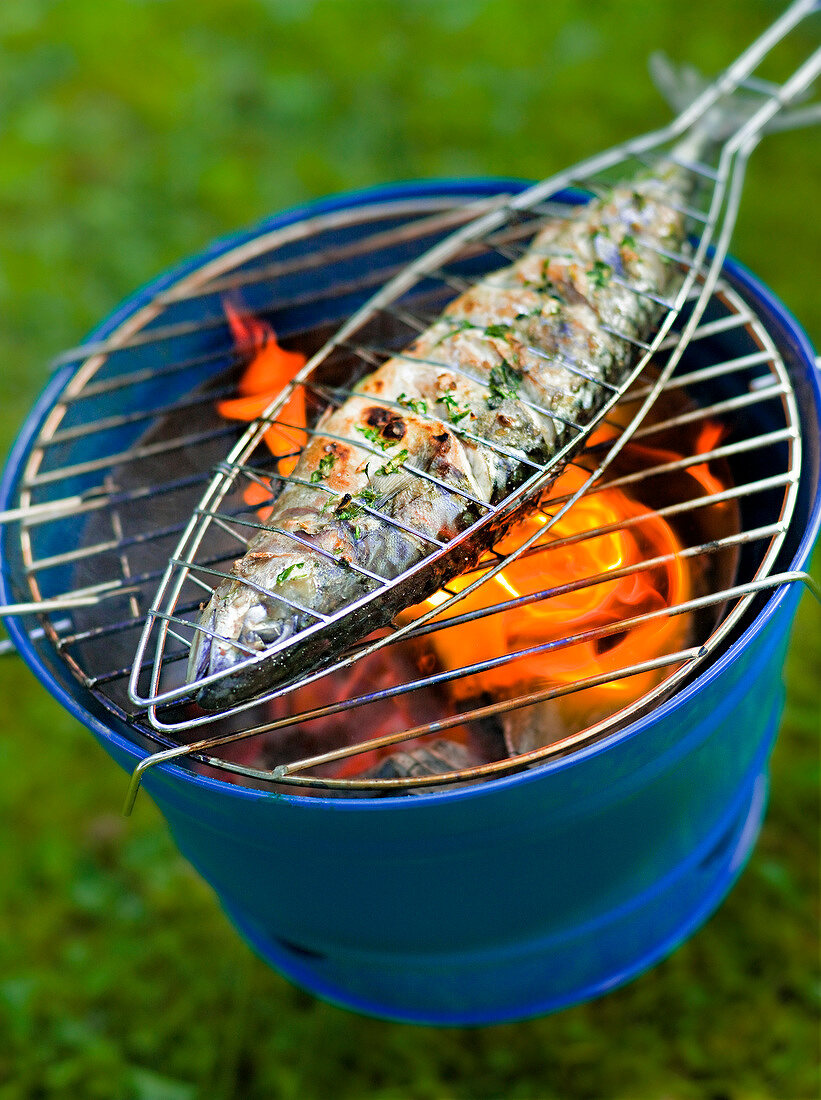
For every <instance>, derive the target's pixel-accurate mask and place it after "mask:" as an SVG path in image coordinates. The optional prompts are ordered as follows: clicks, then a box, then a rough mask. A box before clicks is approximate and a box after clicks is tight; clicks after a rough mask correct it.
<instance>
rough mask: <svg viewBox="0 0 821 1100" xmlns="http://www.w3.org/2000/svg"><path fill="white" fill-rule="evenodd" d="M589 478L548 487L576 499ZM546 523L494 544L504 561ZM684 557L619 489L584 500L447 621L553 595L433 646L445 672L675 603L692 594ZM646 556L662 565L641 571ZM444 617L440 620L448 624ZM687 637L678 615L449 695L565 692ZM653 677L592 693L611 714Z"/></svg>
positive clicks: (534, 659)
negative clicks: (608, 703) (577, 583)
mask: <svg viewBox="0 0 821 1100" xmlns="http://www.w3.org/2000/svg"><path fill="white" fill-rule="evenodd" d="M586 477H587V474H586V472H585V471H583V470H580V469H578V468H577V467H574V466H570V467H568V468H567V470H566V471H565V472H564V473H563V474H562V476H561V478H559V479H558V480H557V482H556V484H555V486H554V492H555V494H556V495H563V494H571V493H574V492H575V491H576V490H577V489H578V488H580V487H581V485H582V484H583V483H584V481H585V480H586ZM547 522H548V521H547V518H546V517H545V516H544V515H541V514H535V515H532V516H529V517H528V518H526V519H525V520H523V521H521V522H520V523H519V524H517V525H516V527H515V529H514V530H513V531H512V532H511V533H510V534H509V535H508V536H507V538H505V539H504V540H503V541H502V542H501V543H499V544H498V546H497V550H498V551H499V553H501V554H507V553H510V552H511V551H512V550H514V549H515V548H516V547H517V546H519V545H521V543H522V542H523V541H524V540H525V538H529V537H530V536H531V535H533V534H535V533H536V531H537V530H538V529H539V527H544V526H546V525H547ZM625 523H626V524H627V525H626V526H625ZM616 525H618V529H616V530H610V531H608V530H605V531H603V532H602V533H601V534H599V535H595V536H592V537H587V532H588V531H594V530H599V529H600V528H608V527H610V526H616ZM680 549H681V547H680V545H679V543H678V540H677V539H676V537H675V534H674V533H673V531H672V529H671V527H670V526H669V524H667V523H665V522H664V520H663V519H660V518H659V517H658V516H656V515H654V514H653V513H652V512H651V511H650V510H649V509H647V508H645V507H644V506H643V505H642V504H640V503H638V502H637V501H635V500H632V499H631V498H630V497H628V496H627V495H626V494H625V493H623V492H621V491H619V490H618V489H606V490H602V491H600V492H596V493H588V494H586V495H584V496H582V497H581V498H580V499H579V500H578V501H576V503H575V504H574V505H573V506H572V507H571V508H570V509H569V510H568V511H567V512H566V513H565V514H564V516H562V517H561V519H559V520H558V521H557V522H556V523H554V524H553V526H552V527H551V528H550V530H549V532H547V533H546V535H545V537H544V538H543V539H539V540H538V541H537V542H536V543H535V547H534V550H531V551H530V552H529V553H528V554H526V555H523V556H522V557H521V558H519V559H517V560H516V561H514V562H512V563H511V564H510V565H508V566H507V567H506V568H505V569H504V570H502V572H501V573H498V574H497V575H496V576H495V577H493V578H492V579H491V580H489V581H488V582H487V583H486V584H484V585H482V586H480V587H479V588H477V589H476V591H475V592H472V593H470V594H469V595H468V596H466V597H464V598H463V599H462V600H460V601H459V602H458V603H457V604H455V605H454V607H453V608H452V609H451V610H449V612H448V616H454V615H461V614H463V613H465V612H470V611H475V610H479V609H483V608H488V607H491V606H493V605H495V604H497V603H499V602H501V601H509V600H516V599H519V598H520V597H526V596H530V595H534V594H536V593H540V592H550V593H551V594H550V595H549V596H546V597H545V598H541V599H538V600H536V601H535V602H533V603H530V604H527V603H526V604H524V605H520V606H518V607H514V608H511V609H510V610H507V611H503V612H500V613H497V614H495V615H490V616H487V617H485V618H483V619H482V620H481V623H480V624H476V623H465V624H463V625H457V626H454V627H450V628H448V629H444V630H440V631H437V632H436V633H434V634H433V635H432V636H431V641H432V644H433V645H434V647H435V649H436V653H437V655H438V657H439V660H440V661H441V662H442V664H444V665H445V667H446V668H449V669H457V668H461V667H464V666H466V665H469V664H472V663H473V662H475V661H480V660H487V659H488V658H491V657H499V656H502V655H504V654H508V653H513V652H515V651H517V650H522V649H528V648H530V647H533V646H540V645H543V644H544V643H546V642H551V641H558V640H559V639H562V638H565V637H567V636H569V635H572V634H578V633H583V632H585V631H591V630H594V629H596V628H599V627H607V626H609V625H612V624H617V623H619V622H621V621H622V620H624V619H626V618H628V617H633V616H638V615H642V614H645V613H646V612H651V611H657V610H660V609H661V608H663V607H666V606H669V605H670V604H674V603H679V602H681V601H683V600H686V599H687V597H688V594H689V574H688V570H687V569H686V568H685V565H684V563H683V562H682V560H681V558H680V557H679V556H678V554H679V552H680ZM651 558H666V559H667V560H665V561H663V562H660V563H658V564H657V565H655V566H653V567H651V568H639V567H641V566H642V563H644V562H645V561H647V560H649V559H651ZM621 570H625V571H626V572H625V575H623V576H621V575H619V576H616V577H614V578H611V577H610V576H609V575H610V574H612V573H616V572H618V571H621ZM476 576H477V574H476V573H473V574H467V575H463V576H461V577H459V578H457V580H456V581H455V582H452V584H451V585H450V586H449V587H450V588H451V589H454V590H456V591H462V590H464V589H465V588H466V587H467V586H468V584H470V583H471V582H472V581H474V580H475V579H476ZM600 576H601V579H600V580H595V582H594V583H592V584H589V585H585V586H583V587H578V588H573V587H572V581H573V579H574V578H579V577H589V578H598V577H600ZM445 598H446V595H445V594H444V593H441V592H438V593H435V594H434V595H433V596H432V597H431V598H430V599H429V600H428V601H426V605H425V604H423V605H421V606H419V607H417V608H415V609H413V610H412V611H411V612H410V614H411V615H413V614H419V613H421V611H422V610H426V611H427V610H429V609H430V607H431V606H433V607H435V606H436V605H437V604H439V603H442V602H444V599H445ZM448 616H446V617H444V618H443V620H442V621H443V622H446V621H447V617H448ZM684 634H685V629H684V628H683V624H682V623H681V621H680V619H679V618H678V617H677V616H672V617H663V618H659V619H654V620H650V621H649V622H646V623H642V624H639V625H637V626H635V627H633V628H632V629H630V630H628V631H619V632H616V633H614V634H609V635H604V636H603V637H596V638H591V639H588V640H585V641H581V642H578V643H576V644H574V645H572V646H566V647H563V648H560V649H556V650H552V651H549V652H547V653H539V654H535V655H532V656H528V657H524V658H521V659H519V660H515V661H513V662H511V663H505V664H502V665H500V666H499V667H497V668H495V669H489V670H487V671H484V672H482V673H479V674H476V675H474V676H470V677H465V678H462V679H459V680H456V681H455V682H454V685H453V689H452V690H453V693H454V695H455V696H456V697H457V698H462V699H464V698H469V697H471V696H474V697H475V696H476V695H477V694H479V693H480V692H483V691H485V692H488V693H490V694H491V695H494V696H497V697H503V698H504V697H510V696H512V695H518V694H522V693H523V692H530V691H535V690H538V689H539V688H542V687H546V686H553V685H559V684H569V683H572V682H575V681H578V680H581V679H585V678H587V677H593V676H597V675H600V674H602V673H612V672H614V671H616V670H617V669H619V668H622V667H624V666H625V665H629V664H632V663H635V662H638V661H642V660H647V659H649V658H651V657H653V656H656V655H658V654H660V653H662V652H665V651H666V650H668V649H672V648H677V647H678V646H679V645H680V644H681V642H682V640H683V636H684ZM655 676H656V673H654V672H650V673H644V674H641V675H640V676H634V677H631V678H630V682H628V681H624V680H615V681H611V682H609V683H607V684H605V685H603V686H601V687H599V688H598V689H596V690H597V691H598V692H600V693H603V694H604V695H605V696H607V697H611V698H612V700H613V704H614V705H613V707H612V709H613V710H616V709H619V706H620V705H624V703H621V702H620V700H621V699H622V698H623V699H624V702H627V701H629V699H631V698H634V697H637V696H638V695H641V694H643V693H644V692H645V691H647V690H649V689H650V687H651V686H653V682H654V677H655Z"/></svg>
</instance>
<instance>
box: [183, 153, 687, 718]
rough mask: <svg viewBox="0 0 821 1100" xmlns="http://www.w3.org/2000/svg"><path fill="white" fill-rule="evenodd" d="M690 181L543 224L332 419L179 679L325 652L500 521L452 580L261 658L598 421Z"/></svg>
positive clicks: (310, 659)
mask: <svg viewBox="0 0 821 1100" xmlns="http://www.w3.org/2000/svg"><path fill="white" fill-rule="evenodd" d="M689 188H690V183H689V180H688V179H687V177H686V175H685V174H684V173H683V172H681V171H677V170H672V169H671V170H670V171H669V172H668V173H666V174H665V175H663V176H657V177H648V178H645V179H642V180H639V181H637V182H635V183H634V184H632V185H630V186H626V187H617V188H615V189H614V190H613V192H612V193H611V195H610V196H609V197H608V198H606V199H594V200H591V201H590V203H588V204H587V205H585V206H583V207H580V210H579V213H578V214H577V215H576V216H574V217H571V218H567V219H564V220H556V221H553V222H550V223H548V225H547V226H546V227H545V228H544V229H542V230H541V231H540V232H539V233H538V234H537V236H536V237H535V239H534V240H533V242H532V243H531V245H530V247H529V248H528V249H527V251H526V252H524V254H523V255H522V257H521V258H520V259H518V260H517V261H516V262H515V263H513V264H512V265H509V266H508V267H505V268H503V269H501V270H499V271H496V272H494V273H492V274H490V275H488V276H487V277H485V278H484V279H482V280H481V281H480V282H479V283H478V284H477V285H476V286H474V287H473V288H471V289H470V290H468V291H466V292H465V293H463V294H462V295H460V296H459V297H457V298H456V299H455V300H454V301H453V302H452V303H451V304H450V305H449V306H448V307H447V308H446V310H445V312H444V313H443V314H442V316H441V317H440V318H439V320H438V321H436V322H435V323H434V324H433V325H432V326H431V327H430V328H429V329H427V330H425V331H424V332H423V333H422V334H420V336H419V337H418V338H417V339H416V340H415V341H414V342H413V343H412V344H411V345H410V346H409V347H408V348H406V349H405V350H404V351H402V352H401V353H398V354H396V355H394V357H393V358H391V359H389V360H388V361H387V362H385V363H384V364H383V365H382V366H381V367H380V368H379V369H378V370H376V371H374V372H373V373H372V374H370V375H368V376H367V377H366V378H364V379H362V381H361V382H360V383H359V384H358V385H357V387H356V389H355V392H354V394H353V395H352V396H351V397H350V398H349V399H348V400H347V401H345V403H344V404H343V405H341V406H340V407H339V408H338V409H336V410H335V411H333V412H331V413H330V414H326V416H325V417H324V418H323V420H321V421H320V423H319V424H318V425H317V432H318V433H319V434H317V435H315V436H314V438H313V439H312V440H311V442H310V443H309V444H308V446H307V447H306V448H305V450H304V451H303V454H302V455H301V457H300V460H299V463H298V465H297V468H296V470H295V471H294V478H295V479H296V480H295V481H290V482H288V483H286V484H285V485H284V487H283V489H282V491H281V493H280V495H279V496H278V498H277V499H276V501H275V503H274V506H273V510H272V513H271V515H270V518H269V520H268V521H267V523H268V528H267V529H265V530H262V531H260V533H259V534H258V535H257V536H256V537H255V538H254V539H253V540H252V541H251V543H250V545H249V548H248V551H247V553H246V554H245V556H244V557H243V558H241V559H239V560H238V561H237V562H235V563H234V565H233V567H232V572H233V574H234V577H232V579H230V580H225V581H223V582H222V583H221V584H220V585H219V586H218V587H217V588H216V589H215V590H214V593H213V595H212V597H211V598H210V600H209V602H208V604H207V605H206V606H205V608H204V609H203V611H202V612H201V615H200V618H199V622H198V625H199V626H201V627H202V628H203V629H201V630H197V632H196V634H195V638H194V641H193V643H192V646H191V653H190V659H189V666H188V680H189V682H191V683H192V684H196V683H197V681H199V680H201V679H202V678H204V677H206V676H211V675H214V674H222V675H220V678H219V679H217V680H215V681H214V682H213V683H212V684H206V685H204V686H202V687H201V688H200V690H199V692H198V693H197V696H196V698H197V702H198V703H199V705H200V706H201V707H202V708H203V709H205V710H208V711H215V710H220V709H224V708H226V707H228V706H233V705H235V704H237V703H239V702H242V701H244V700H246V699H250V698H252V697H253V696H255V695H257V694H259V693H260V692H262V691H264V690H266V689H267V690H270V689H271V688H273V687H275V686H277V685H278V684H280V683H283V682H285V681H287V680H288V679H291V678H293V677H295V676H297V675H300V674H303V673H304V672H305V671H307V670H309V669H311V668H313V667H317V666H319V665H321V664H323V663H328V662H329V661H330V660H333V659H334V658H335V657H336V656H339V654H340V652H341V650H342V649H344V647H345V646H346V645H348V644H350V643H351V642H353V641H355V640H357V639H358V638H360V637H362V636H363V635H364V634H367V633H368V632H369V631H371V630H373V629H376V628H377V627H380V626H384V625H386V624H387V623H389V622H390V621H391V619H392V618H393V617H394V615H396V614H397V613H398V611H400V610H401V609H402V608H403V607H405V606H408V605H410V604H412V603H416V602H419V601H421V600H423V599H425V598H426V597H427V596H429V595H431V594H432V593H433V592H434V591H436V589H437V588H439V587H440V586H441V584H442V583H444V582H445V581H446V580H448V579H450V577H453V576H455V575H456V574H457V573H458V572H460V571H461V570H462V569H464V568H467V567H468V566H470V565H471V564H473V563H474V562H475V561H476V560H477V559H478V557H479V556H480V555H481V553H482V552H483V551H484V550H485V549H488V548H489V546H490V545H491V544H492V541H494V540H495V538H497V537H498V536H499V534H500V533H501V532H500V530H499V529H498V528H497V529H496V530H495V531H493V530H491V528H490V527H489V525H483V526H482V527H480V528H479V530H480V532H482V534H481V535H480V536H479V537H478V538H476V539H475V540H473V541H472V543H471V546H470V547H465V548H464V549H463V550H462V551H461V555H460V559H459V560H458V561H454V562H453V563H451V571H450V573H449V575H442V574H441V572H440V571H435V570H425V571H423V573H422V574H420V575H419V576H422V577H423V579H421V580H419V579H417V581H416V582H415V584H414V586H413V587H412V588H410V589H409V588H408V587H407V586H403V585H402V584H401V583H400V584H398V585H394V586H389V587H388V588H387V589H386V590H385V593H384V594H383V597H382V598H380V599H378V600H371V601H370V602H369V603H368V604H367V605H366V609H365V610H362V611H352V612H351V613H349V614H346V615H345V616H343V617H341V618H339V619H338V620H336V621H335V622H334V624H333V628H332V629H330V630H328V631H318V632H316V633H315V635H313V636H312V638H311V640H310V641H308V642H306V644H302V643H301V642H300V643H299V644H294V645H288V646H284V647H283V648H281V649H280V648H276V649H275V651H274V652H273V653H271V654H267V653H266V650H268V649H269V648H270V647H272V646H277V647H279V646H280V645H281V644H282V643H283V642H286V641H287V640H288V639H290V638H294V637H295V636H296V635H297V634H299V633H300V632H301V631H303V630H305V629H306V628H307V627H309V626H312V625H313V624H315V623H317V622H321V621H322V619H323V617H325V616H329V615H332V614H333V613H334V612H336V611H338V610H340V609H341V608H344V607H346V606H348V605H350V604H351V603H354V602H355V601H357V600H359V599H360V598H361V597H363V596H366V595H368V594H369V593H372V592H373V591H374V590H375V589H376V588H378V587H380V586H381V585H382V582H383V581H391V580H394V579H395V578H397V577H399V576H400V575H401V574H402V573H403V572H404V571H405V570H407V569H408V568H410V567H411V566H413V565H415V564H417V563H418V562H420V561H421V560H422V559H423V558H424V557H425V556H426V555H427V554H428V553H429V552H430V551H431V550H433V549H436V548H438V547H440V546H442V545H443V544H447V543H448V542H450V541H451V540H452V539H454V538H455V537H456V536H457V535H458V534H460V533H462V532H463V531H465V530H466V529H467V528H468V527H469V526H470V525H471V524H472V523H473V522H474V521H475V520H476V519H477V518H478V517H479V516H480V515H481V514H482V513H483V505H484V504H488V505H494V504H496V503H498V502H499V501H501V500H503V499H504V498H505V497H506V496H507V495H508V494H509V493H510V492H512V491H513V490H514V489H515V488H516V487H517V486H518V485H519V484H521V483H522V482H523V481H524V480H525V479H526V478H527V476H529V474H530V473H531V472H532V471H533V469H534V464H544V463H546V462H547V461H549V460H550V458H551V457H552V456H554V455H555V454H556V453H557V452H558V451H559V450H560V449H561V448H562V447H563V446H564V444H565V443H567V442H568V441H569V440H571V439H572V438H573V435H574V432H575V433H576V434H577V433H578V428H577V427H574V426H578V425H584V424H585V423H586V422H587V421H589V420H590V419H591V418H592V416H593V415H594V414H595V412H596V411H597V410H598V408H600V407H601V405H602V404H603V403H604V401H605V399H606V397H607V396H608V391H607V388H606V386H607V385H614V384H618V382H619V381H620V380H621V379H622V378H623V377H624V376H625V375H626V373H627V371H628V370H629V369H630V367H631V366H632V365H633V364H634V363H635V362H636V360H637V358H638V354H639V353H640V348H641V342H642V341H644V340H646V338H647V337H648V336H650V335H651V334H652V333H653V331H654V329H655V328H657V326H658V324H659V322H660V319H661V317H662V316H663V314H664V312H665V308H666V307H665V305H664V299H665V298H666V297H668V296H670V295H671V294H672V293H673V292H674V290H675V289H676V287H677V285H678V282H679V280H680V277H681V276H680V273H679V271H678V268H677V266H676V265H675V264H673V263H671V262H670V261H669V259H668V258H667V256H666V253H668V252H672V253H676V252H680V251H681V249H682V247H683V246H684V242H685V227H684V219H683V216H682V214H681V213H680V212H679V210H678V207H679V206H680V200H681V199H682V197H685V196H686V194H687V192H688V190H689ZM322 433H327V434H322ZM558 472H559V471H558V469H557V470H556V473H557V474H558ZM511 518H512V517H511ZM254 654H259V655H260V656H259V659H258V660H256V661H254V662H252V663H251V664H247V663H246V665H245V667H244V668H242V667H240V668H238V669H236V670H235V671H232V670H233V669H234V667H235V666H236V665H238V664H240V663H241V662H247V660H248V657H249V656H253V655H254Z"/></svg>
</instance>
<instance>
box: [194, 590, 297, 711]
mask: <svg viewBox="0 0 821 1100" xmlns="http://www.w3.org/2000/svg"><path fill="white" fill-rule="evenodd" d="M298 618H299V616H298V614H297V613H295V612H294V611H293V610H292V609H291V608H289V607H287V606H285V605H283V604H281V603H279V602H278V601H275V600H273V599H271V598H270V597H267V596H265V595H263V594H262V593H260V592H258V591H256V590H255V589H254V588H252V587H250V586H249V585H246V584H242V583H240V582H236V581H231V582H228V583H226V584H225V585H221V586H220V587H218V588H217V589H215V591H214V594H213V595H212V597H211V599H210V600H209V602H208V603H207V604H206V606H205V607H204V608H203V610H202V612H201V613H200V616H199V619H198V620H197V624H196V632H195V636H194V639H193V641H192V643H191V649H190V653H189V658H188V670H187V673H186V678H187V681H188V683H190V684H192V685H195V686H196V684H197V683H198V682H199V681H201V680H203V679H205V678H206V677H209V676H214V675H220V676H221V679H219V680H215V681H214V683H212V684H205V685H203V686H202V687H201V688H200V689H199V691H198V693H197V702H198V703H199V704H200V706H202V707H203V708H204V709H205V710H216V709H221V708H222V707H225V706H227V705H230V704H232V703H233V702H235V701H238V700H239V699H240V698H245V697H247V696H248V695H249V694H254V693H255V692H256V691H259V690H262V688H263V687H264V686H265V685H264V684H261V685H260V684H259V679H260V677H259V666H258V665H257V664H256V663H253V664H250V665H248V664H247V662H248V659H249V657H253V656H254V655H255V654H262V653H264V652H265V650H267V649H269V648H270V647H271V646H272V645H274V644H275V643H276V642H279V641H285V640H286V639H287V638H289V637H291V635H292V634H294V633H295V632H296V631H297V630H298V629H299V624H298V623H297V619H298ZM243 665H245V667H244V668H243V667H241V666H243Z"/></svg>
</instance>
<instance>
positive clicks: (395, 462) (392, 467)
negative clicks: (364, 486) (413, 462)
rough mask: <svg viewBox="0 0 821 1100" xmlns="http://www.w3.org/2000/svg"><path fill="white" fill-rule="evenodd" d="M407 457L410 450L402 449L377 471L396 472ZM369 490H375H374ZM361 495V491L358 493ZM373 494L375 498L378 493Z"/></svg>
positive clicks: (383, 472) (382, 472) (384, 472)
mask: <svg viewBox="0 0 821 1100" xmlns="http://www.w3.org/2000/svg"><path fill="white" fill-rule="evenodd" d="M407 458H408V452H407V451H406V450H401V451H400V452H399V454H398V455H394V457H393V458H392V459H390V460H389V461H388V462H386V463H385V465H384V466H380V467H379V469H378V470H377V471H376V472H377V473H378V474H395V473H396V471H397V470H398V469H400V468H401V466H402V463H403V462H406V461H407ZM369 491H370V492H373V490H369ZM361 495H362V494H361V492H360V493H357V496H361ZM373 496H374V499H375V498H376V493H373Z"/></svg>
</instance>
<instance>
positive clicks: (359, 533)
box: [353, 523, 362, 539]
mask: <svg viewBox="0 0 821 1100" xmlns="http://www.w3.org/2000/svg"><path fill="white" fill-rule="evenodd" d="M353 534H354V538H356V539H361V538H362V528H361V527H360V526H359V524H358V523H357V524H355V526H354V529H353Z"/></svg>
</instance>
